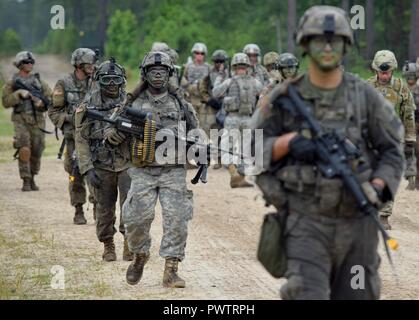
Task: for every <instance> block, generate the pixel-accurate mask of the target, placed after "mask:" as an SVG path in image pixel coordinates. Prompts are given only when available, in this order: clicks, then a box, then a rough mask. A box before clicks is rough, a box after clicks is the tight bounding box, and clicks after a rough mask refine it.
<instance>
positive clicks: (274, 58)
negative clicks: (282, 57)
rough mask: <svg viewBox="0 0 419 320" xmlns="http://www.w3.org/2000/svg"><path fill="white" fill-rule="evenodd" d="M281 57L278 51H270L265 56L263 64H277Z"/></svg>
mask: <svg viewBox="0 0 419 320" xmlns="http://www.w3.org/2000/svg"><path fill="white" fill-rule="evenodd" d="M278 59H279V54H278V53H276V52H273V51H271V52H268V53H267V54H265V55H264V56H263V65H264V66H265V67H266V66H268V65H270V64H276V63H277V62H278Z"/></svg>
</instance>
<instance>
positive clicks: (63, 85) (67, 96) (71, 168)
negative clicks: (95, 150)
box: [48, 48, 97, 225]
mask: <svg viewBox="0 0 419 320" xmlns="http://www.w3.org/2000/svg"><path fill="white" fill-rule="evenodd" d="M96 61H97V56H96V53H95V52H94V51H93V50H91V49H87V48H79V49H77V50H75V51H74V52H73V54H72V55H71V65H72V66H73V67H74V71H73V72H72V73H69V74H67V75H65V76H64V77H63V78H62V79H60V80H58V81H57V84H56V85H55V88H54V92H53V95H52V107H51V108H50V109H49V110H48V116H49V118H50V119H51V121H52V123H53V124H54V125H55V126H56V127H57V128H58V129H60V130H61V131H62V132H63V135H64V141H63V143H64V144H65V147H66V151H65V158H64V170H65V171H66V172H67V173H68V174H69V176H70V178H69V184H68V191H69V193H70V202H71V205H72V206H73V207H75V214H74V218H73V222H74V224H76V225H82V224H86V223H87V220H86V218H85V217H84V212H83V205H84V204H85V203H86V187H85V182H84V178H83V177H82V175H81V174H80V172H79V169H78V164H77V160H76V151H75V142H74V110H75V109H76V107H77V105H78V104H79V103H81V102H82V101H83V99H84V97H85V95H86V93H87V91H88V90H89V88H90V86H91V78H92V75H93V72H94V69H95V66H94V64H95V63H96ZM92 193H93V192H91V193H90V196H89V201H90V202H91V203H94V202H95V201H94V197H93V195H92ZM93 214H95V208H93Z"/></svg>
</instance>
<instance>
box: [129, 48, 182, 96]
mask: <svg viewBox="0 0 419 320" xmlns="http://www.w3.org/2000/svg"><path fill="white" fill-rule="evenodd" d="M151 52H164V53H166V54H168V55H169V56H170V58H171V60H172V63H173V64H174V67H175V72H174V73H173V75H172V76H171V77H170V79H169V87H170V90H171V91H174V92H176V94H178V95H181V96H185V95H186V93H185V91H184V90H183V89H182V88H180V84H179V82H180V72H181V67H180V66H177V65H175V64H176V63H177V59H178V58H179V55H178V54H177V52H176V50H174V49H172V48H170V47H169V46H168V45H167V43H165V42H154V43H153V45H152V46H151ZM143 85H144V81H143V79H140V83H139V84H138V85H137V86H136V87H135V88H134V90H133V91H132V92H129V93H128V94H127V104H130V103H132V102H133V101H134V100H135V99H137V98H138V95H139V94H140V92H141V91H143V89H144V88H143Z"/></svg>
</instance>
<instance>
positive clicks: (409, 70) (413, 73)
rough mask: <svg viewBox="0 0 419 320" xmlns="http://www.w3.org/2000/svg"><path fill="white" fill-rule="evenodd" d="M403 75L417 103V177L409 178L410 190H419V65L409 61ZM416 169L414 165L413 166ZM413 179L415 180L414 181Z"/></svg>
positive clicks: (408, 187)
mask: <svg viewBox="0 0 419 320" xmlns="http://www.w3.org/2000/svg"><path fill="white" fill-rule="evenodd" d="M403 76H404V77H405V79H406V82H407V85H408V86H409V89H410V92H412V95H413V99H414V101H415V105H416V111H415V122H416V150H415V157H416V159H415V160H416V179H414V177H412V178H413V179H409V185H408V186H407V189H408V190H414V189H415V188H416V189H417V190H419V161H418V159H419V65H418V64H416V63H408V64H406V65H405V66H404V67H403ZM412 169H413V170H414V169H415V168H414V167H413V168H412ZM413 180H415V181H414V182H413Z"/></svg>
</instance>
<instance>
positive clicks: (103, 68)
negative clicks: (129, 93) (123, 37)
mask: <svg viewBox="0 0 419 320" xmlns="http://www.w3.org/2000/svg"><path fill="white" fill-rule="evenodd" d="M95 81H96V82H97V83H98V84H99V86H95V87H93V88H92V89H91V90H90V91H89V93H88V94H87V95H86V97H85V99H84V102H83V103H82V104H81V105H80V106H79V107H78V108H77V109H76V114H75V125H76V136H75V138H76V151H77V159H78V163H79V168H80V173H81V174H82V175H85V176H87V178H88V180H89V182H90V184H91V185H92V186H93V187H94V194H95V199H96V201H97V207H96V234H97V237H98V239H99V241H100V242H102V243H103V245H104V252H103V255H102V258H103V260H104V261H108V262H109V261H115V260H116V254H115V244H114V239H113V238H114V234H115V233H116V230H115V227H114V224H115V221H116V216H115V205H116V201H117V199H118V190H119V203H120V206H121V211H122V205H123V203H124V201H125V199H126V198H127V193H128V190H129V187H130V183H131V181H130V178H129V176H128V174H127V169H128V167H129V165H130V162H129V160H130V151H129V144H128V141H127V139H126V137H125V136H124V135H123V134H122V133H120V132H117V131H116V129H114V128H109V127H107V126H106V124H105V123H104V122H100V121H97V120H90V119H87V118H86V116H85V111H86V109H94V110H96V111H99V112H100V113H103V114H104V115H105V116H111V115H112V114H113V113H115V112H117V111H118V112H121V111H122V108H123V104H124V103H125V99H126V93H125V83H126V76H125V70H124V68H123V67H122V66H120V65H118V64H117V63H116V62H115V60H114V59H112V58H111V60H110V61H105V62H103V63H102V64H101V65H100V66H99V68H98V70H97V71H96V73H95ZM121 216H122V214H121V215H120V222H119V231H120V232H121V233H122V235H124V234H125V228H124V224H123V221H122V219H121ZM132 259H133V255H132V253H130V252H129V249H128V244H127V241H126V240H125V241H124V251H123V260H125V261H132Z"/></svg>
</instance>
